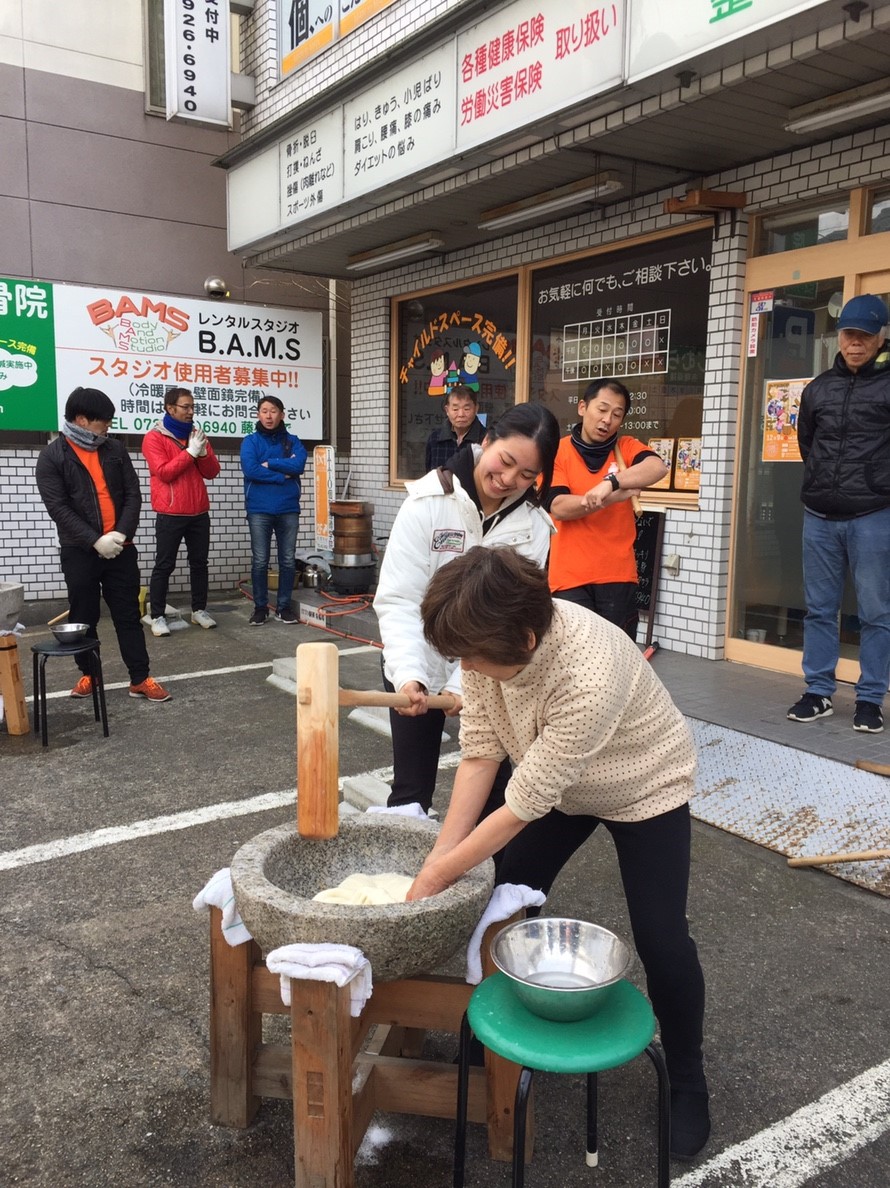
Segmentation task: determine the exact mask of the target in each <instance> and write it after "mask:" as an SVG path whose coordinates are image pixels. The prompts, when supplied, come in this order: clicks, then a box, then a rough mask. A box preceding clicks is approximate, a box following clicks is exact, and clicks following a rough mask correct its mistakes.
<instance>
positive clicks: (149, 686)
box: [130, 677, 170, 701]
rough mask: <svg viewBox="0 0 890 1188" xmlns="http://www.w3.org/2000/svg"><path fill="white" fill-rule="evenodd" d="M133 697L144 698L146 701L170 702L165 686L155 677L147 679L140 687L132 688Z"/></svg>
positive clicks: (132, 686)
mask: <svg viewBox="0 0 890 1188" xmlns="http://www.w3.org/2000/svg"><path fill="white" fill-rule="evenodd" d="M130 696H131V697H144V698H145V699H146V701H169V700H170V694H169V693H168V692H167V690H166V689H165V688H164V686H163V685H159V684H158V682H157V681H156V680H155V679H154V677H146V678H145V680H144V681H142V682H141V683H140V684H138V685H131V686H130Z"/></svg>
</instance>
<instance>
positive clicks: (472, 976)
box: [466, 883, 547, 986]
mask: <svg viewBox="0 0 890 1188" xmlns="http://www.w3.org/2000/svg"><path fill="white" fill-rule="evenodd" d="M546 898H547V896H546V895H545V894H544V892H543V891H533V890H532V889H531V887H527V886H526V885H525V883H501V885H500V886H499V887H495V889H494V891H493V892H492V893H491V899H489V901H488V907H487V908H486V909H485V911H484V912H483V913H482V919H481V920H480V921H479V923H478V924H477V925H476V931H475V932H474V933H473V935H472V936H471V937H470V943H469V944H468V945H467V977H466V980H467V981H468V982H469V983H470V985H471V986H476V985H478V984H479V982H481V981H482V938H483V936H484V935H485V930H486V928H488V927H489V926H490V925H492V924H497V923H498V922H499V921H501V920H509V919H510V917H511V916H514V915H515V914H516V913H517V912H518V911H519V910H520V908H525V907H540V906H541V904H542V903H543V902H544V900H545V899H546Z"/></svg>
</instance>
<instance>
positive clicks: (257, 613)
mask: <svg viewBox="0 0 890 1188" xmlns="http://www.w3.org/2000/svg"><path fill="white" fill-rule="evenodd" d="M268 617H269V612H268V611H267V610H263V609H262V607H259V606H255V607H254V609H253V614H252V615H251V616H250V618H249V619H248V620H247V623H248V626H250V627H262V625H263V624H264V623H265V621H266V619H268Z"/></svg>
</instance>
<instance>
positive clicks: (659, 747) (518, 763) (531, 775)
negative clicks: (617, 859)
mask: <svg viewBox="0 0 890 1188" xmlns="http://www.w3.org/2000/svg"><path fill="white" fill-rule="evenodd" d="M553 607H554V614H553V625H552V627H551V629H550V631H548V632H547V634H546V636H545V637H544V639H543V640H542V641H541V644H540V646H539V647H538V649H537V651H536V652H535V654H534V656H533V657H532V660H531V662H530V663H529V664H527V665H526V666H525V668H523V669H522V671H521V672H520V673H518V674H517V675H516V676H515V677H513V678H512V679H511V680H509V681H503V682H501V681H496V680H493V679H492V678H491V677H484V676H481V675H480V674H479V673H477V672H464V673H463V690H464V693H463V695H464V705H463V711H462V713H461V727H460V744H461V750H462V753H463V757H464V758H466V759H480V758H484V759H494V760H497V761H498V762H500V760H501V759H503V758H504V756H505V755H509V757H510V759H511V761H512V763H513V764H514V767H515V770H514V772H513V776H512V778H511V780H510V782H509V784H508V785H507V792H506V798H507V804H508V805H509V807H510V808H511V809H512V810H513V812H514V813H515V814H516V816H517V817H520V818H521V819H522V820H524V821H532V820H534V819H535V818H536V817H543V816H544V815H545V813H547V812H549V811H550V809H552V808H559V809H560V810H561V811H562V812H564V813H569V814H591V815H593V816H597V817H603V818H605V819H606V820H612V821H645V820H648V819H649V818H650V817H656V816H659V815H660V814H661V813H666V812H669V811H670V810H671V809H674V808H677V807H678V806H679V805H681V804H685V803H686V801H687V800H688V799H689V797H690V796H691V795H692V792H693V775H694V772H695V748H694V746H693V743H692V738H691V737H690V734H689V731H688V729H687V727H686V723H685V721H684V720H683V716H682V715H681V713H680V711H679V710H678V709H677V707H676V706H675V705H674V703H673V702H672V701H671V698H670V696H669V694H668V692H667V690H666V689H665V687H664V685H662V683H661V681H660V680H659V679H658V677H657V676H656V675H655V673H654V671H653V669H652V666H651V664H649V663H648V662H647V661H646V660H644V659H643V657H642V654H641V653H640V651H639V649H638V648H637V647H636V645H635V644H634V643H633V642H632V641H631V640H630V638H629V637H628V636H627V635H626V634H625V633H624V632H623V631H621V630H620V629H619V628H618V627H615V626H613V625H612V624H611V623H607V622H606V620H605V619H602V618H600V617H599V615H595V614H593V613H592V612H591V611H589V610H586V609H585V608H584V607H581V606H577V605H575V604H574V603H571V602H564V601H560V600H559V599H557V600H555V601H554V604H553Z"/></svg>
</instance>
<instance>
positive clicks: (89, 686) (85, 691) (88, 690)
mask: <svg viewBox="0 0 890 1188" xmlns="http://www.w3.org/2000/svg"><path fill="white" fill-rule="evenodd" d="M71 696H72V697H92V696H93V678H92V677H91V676H82V677H81V678H80V680H79V681H78V682H77V684H76V685H75V686H74V688H73V689H72V690H71Z"/></svg>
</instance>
